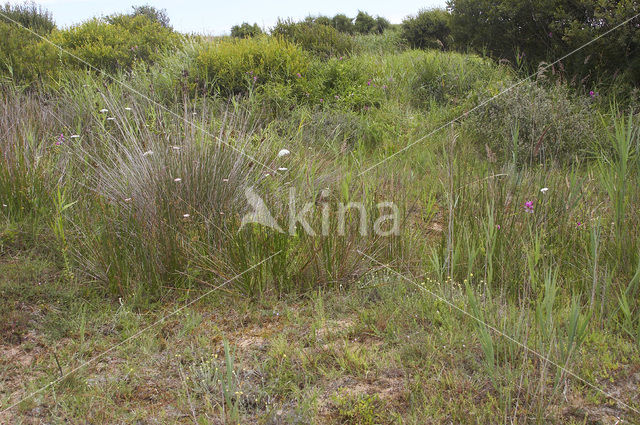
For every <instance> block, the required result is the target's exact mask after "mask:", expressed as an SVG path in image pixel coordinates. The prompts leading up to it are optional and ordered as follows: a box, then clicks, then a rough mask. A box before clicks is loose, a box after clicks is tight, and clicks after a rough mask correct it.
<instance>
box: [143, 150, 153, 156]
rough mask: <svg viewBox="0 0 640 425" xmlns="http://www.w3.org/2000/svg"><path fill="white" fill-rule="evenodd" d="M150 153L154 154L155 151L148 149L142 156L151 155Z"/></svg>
mask: <svg viewBox="0 0 640 425" xmlns="http://www.w3.org/2000/svg"><path fill="white" fill-rule="evenodd" d="M149 155H153V151H146V152H145V153H143V154H142V156H149Z"/></svg>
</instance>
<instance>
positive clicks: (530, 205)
mask: <svg viewBox="0 0 640 425" xmlns="http://www.w3.org/2000/svg"><path fill="white" fill-rule="evenodd" d="M524 210H525V211H526V212H528V213H533V201H527V202H525V203H524Z"/></svg>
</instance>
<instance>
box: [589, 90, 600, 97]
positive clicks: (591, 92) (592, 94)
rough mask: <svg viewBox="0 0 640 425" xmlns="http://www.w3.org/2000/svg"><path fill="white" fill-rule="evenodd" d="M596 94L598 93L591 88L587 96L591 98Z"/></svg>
mask: <svg viewBox="0 0 640 425" xmlns="http://www.w3.org/2000/svg"><path fill="white" fill-rule="evenodd" d="M597 95H598V93H596V92H594V91H593V90H591V91H590V92H589V96H591V98H594V97H596V96H597Z"/></svg>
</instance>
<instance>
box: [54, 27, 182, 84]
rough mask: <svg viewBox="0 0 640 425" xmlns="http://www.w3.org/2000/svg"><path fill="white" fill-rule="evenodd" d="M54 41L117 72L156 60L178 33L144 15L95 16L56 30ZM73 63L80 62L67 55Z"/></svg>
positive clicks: (175, 41) (102, 68)
mask: <svg viewBox="0 0 640 425" xmlns="http://www.w3.org/2000/svg"><path fill="white" fill-rule="evenodd" d="M52 39H53V41H54V42H55V43H56V44H58V45H60V46H61V47H62V48H64V49H65V50H68V51H70V52H71V53H73V54H74V55H77V56H79V57H80V58H82V59H83V60H85V61H87V62H88V63H90V64H91V65H92V66H95V67H96V68H98V69H100V70H103V71H107V72H114V71H116V70H119V69H131V67H132V66H133V64H134V62H136V61H143V62H149V63H152V62H154V61H156V60H157V59H158V58H159V57H160V53H161V51H162V50H163V49H166V48H168V47H169V46H173V45H175V44H177V42H178V41H179V38H178V35H177V34H176V33H174V32H173V31H171V30H170V29H169V28H165V27H164V26H162V25H161V24H160V23H159V22H157V21H152V20H150V19H149V18H148V17H146V16H144V15H138V16H129V15H114V16H110V17H108V18H106V19H98V18H95V19H91V20H89V21H87V22H85V23H83V24H80V25H78V26H75V27H72V28H70V29H68V30H64V31H59V32H55V33H54V34H53V37H52ZM65 60H66V61H68V62H69V63H72V64H73V65H77V61H76V60H75V59H73V58H70V57H68V56H65Z"/></svg>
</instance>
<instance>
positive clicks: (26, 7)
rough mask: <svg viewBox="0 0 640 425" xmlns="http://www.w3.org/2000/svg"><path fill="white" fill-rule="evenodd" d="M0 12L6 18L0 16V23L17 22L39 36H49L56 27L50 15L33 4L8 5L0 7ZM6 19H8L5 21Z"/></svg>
mask: <svg viewBox="0 0 640 425" xmlns="http://www.w3.org/2000/svg"><path fill="white" fill-rule="evenodd" d="M0 12H2V14H3V15H5V16H6V18H5V16H0V22H7V23H12V21H16V22H18V23H19V24H20V25H22V26H25V27H27V28H29V29H31V30H33V31H35V32H37V33H38V34H40V35H45V34H49V33H50V32H51V31H53V29H54V28H55V27H56V24H55V23H54V22H53V17H52V16H51V13H50V12H48V11H47V10H46V9H44V8H43V7H42V6H38V5H36V4H35V3H24V4H18V5H11V4H9V3H7V4H5V5H4V6H0ZM7 18H8V19H7Z"/></svg>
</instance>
